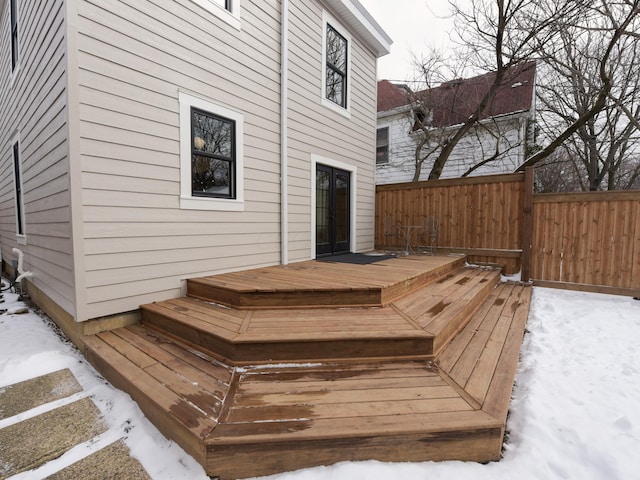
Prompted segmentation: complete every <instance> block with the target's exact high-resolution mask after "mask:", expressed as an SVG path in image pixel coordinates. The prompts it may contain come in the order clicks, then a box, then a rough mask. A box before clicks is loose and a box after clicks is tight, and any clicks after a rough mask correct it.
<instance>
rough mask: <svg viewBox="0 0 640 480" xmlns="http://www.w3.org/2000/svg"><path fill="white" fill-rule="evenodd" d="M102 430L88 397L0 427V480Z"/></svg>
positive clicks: (37, 463)
mask: <svg viewBox="0 0 640 480" xmlns="http://www.w3.org/2000/svg"><path fill="white" fill-rule="evenodd" d="M106 430H107V427H106V425H105V423H104V421H103V420H102V418H101V414H100V411H99V410H98V408H97V407H96V406H95V404H94V403H93V401H92V400H91V399H90V398H83V399H81V400H78V401H76V402H73V403H71V404H68V405H65V406H62V407H59V408H56V409H55V410H52V411H50V412H46V413H43V414H41V415H38V416H36V417H33V418H30V419H28V420H24V421H22V422H19V423H16V424H14V425H10V426H8V427H5V428H3V429H1V430H0V479H4V478H7V477H9V476H11V475H15V474H17V473H20V472H23V471H25V470H31V469H34V468H36V467H38V466H40V465H43V464H44V463H46V462H48V461H50V460H52V459H55V458H58V457H59V456H61V455H62V454H63V453H65V452H66V451H67V450H69V449H71V448H72V447H74V446H75V445H78V444H80V443H83V442H86V441H88V440H90V439H92V438H93V437H95V436H97V435H99V434H101V433H103V432H105V431H106Z"/></svg>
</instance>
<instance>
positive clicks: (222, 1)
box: [211, 0, 232, 11]
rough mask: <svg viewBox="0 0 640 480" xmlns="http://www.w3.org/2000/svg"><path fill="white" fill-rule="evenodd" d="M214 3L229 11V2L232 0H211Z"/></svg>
mask: <svg viewBox="0 0 640 480" xmlns="http://www.w3.org/2000/svg"><path fill="white" fill-rule="evenodd" d="M211 1H212V2H213V3H215V4H216V5H218V6H220V7H222V8H224V9H225V10H228V11H231V2H232V0H211Z"/></svg>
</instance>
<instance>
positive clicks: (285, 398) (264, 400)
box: [234, 385, 458, 412]
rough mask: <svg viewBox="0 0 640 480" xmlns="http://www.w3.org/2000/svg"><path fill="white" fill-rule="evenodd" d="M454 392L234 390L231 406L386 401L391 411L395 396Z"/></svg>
mask: <svg viewBox="0 0 640 480" xmlns="http://www.w3.org/2000/svg"><path fill="white" fill-rule="evenodd" d="M455 397H458V394H457V393H456V392H455V391H454V390H453V389H452V388H451V387H450V386H449V385H439V386H432V387H424V386H419V387H404V388H403V387H401V388H397V389H388V388H375V389H368V390H366V391H363V390H361V389H355V390H331V389H329V388H327V387H324V388H321V389H319V390H316V391H312V390H309V391H305V392H301V393H292V392H283V393H280V392H278V393H264V394H241V393H240V392H238V393H237V394H236V396H235V398H234V407H235V408H238V407H240V406H242V407H258V406H261V405H299V404H303V405H307V406H311V405H332V404H345V403H361V402H365V403H369V402H390V404H389V405H388V408H389V412H392V411H393V405H391V403H393V402H395V401H399V400H420V399H423V398H449V399H451V398H455Z"/></svg>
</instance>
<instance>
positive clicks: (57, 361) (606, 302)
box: [0, 288, 640, 480]
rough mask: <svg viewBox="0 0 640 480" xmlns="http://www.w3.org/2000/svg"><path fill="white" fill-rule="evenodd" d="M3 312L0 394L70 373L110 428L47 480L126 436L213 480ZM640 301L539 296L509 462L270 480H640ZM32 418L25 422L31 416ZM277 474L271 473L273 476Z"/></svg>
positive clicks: (139, 449) (173, 474)
mask: <svg viewBox="0 0 640 480" xmlns="http://www.w3.org/2000/svg"><path fill="white" fill-rule="evenodd" d="M5 298H6V299H7V302H6V303H5V305H4V306H1V307H2V308H4V309H8V312H7V313H4V314H2V315H0V388H1V387H3V386H6V385H10V384H13V383H16V382H20V381H22V380H26V379H29V378H33V377H35V376H38V375H43V374H46V373H50V372H53V371H57V370H60V369H63V368H69V369H70V370H71V371H72V372H73V373H74V375H75V376H76V378H77V379H78V381H79V382H80V384H81V385H82V386H83V388H84V391H85V393H86V394H87V395H90V396H91V397H92V398H93V400H94V401H95V403H96V404H97V405H98V407H99V408H100V410H101V411H102V413H103V414H104V416H105V420H106V422H107V423H108V425H109V426H110V428H109V430H108V431H107V432H106V433H105V434H103V435H101V436H100V437H99V438H98V439H97V440H96V441H93V442H88V443H87V444H84V445H80V446H78V447H76V448H75V449H73V450H71V451H70V452H68V453H67V454H65V455H63V456H62V457H61V458H59V459H57V460H55V461H52V462H49V463H48V464H46V465H45V466H44V467H42V468H40V469H39V470H36V471H31V472H26V473H24V474H21V475H16V476H15V477H12V478H14V479H36V478H43V477H45V476H47V475H49V474H51V473H53V472H54V471H57V470H59V469H61V468H63V467H65V466H66V465H69V464H71V463H73V462H74V461H77V460H78V459H80V458H82V457H84V456H86V455H88V454H89V453H91V452H93V451H96V450H97V449H99V448H102V447H103V446H106V445H108V444H109V443H111V442H113V441H114V440H115V439H117V438H124V439H125V441H126V443H127V445H128V446H129V448H130V449H131V452H132V455H133V456H135V457H137V458H138V459H139V460H140V462H141V463H142V465H143V466H144V467H145V469H146V470H147V471H148V472H149V474H150V475H151V476H152V477H153V478H154V479H158V480H165V479H189V480H208V477H207V476H206V475H205V473H204V471H203V470H202V468H201V467H200V466H199V465H198V464H197V463H196V462H195V461H194V460H193V459H192V458H191V457H189V456H188V455H187V454H185V453H184V451H183V450H182V449H180V448H179V447H178V446H177V445H176V444H174V443H172V442H170V441H168V440H166V439H165V438H164V437H163V436H162V435H161V434H160V433H158V431H157V430H156V429H155V428H154V427H153V426H152V425H151V424H150V423H149V422H148V421H147V420H146V419H145V417H144V416H143V415H142V413H141V412H140V410H139V409H138V407H137V406H136V404H135V403H134V402H133V401H132V400H131V399H130V397H128V396H127V395H125V394H124V393H122V392H120V391H118V390H116V389H114V388H113V387H111V386H110V385H109V384H107V383H106V382H105V381H104V380H103V379H102V378H101V377H100V376H99V375H98V374H97V373H96V372H95V370H93V368H92V367H91V366H89V365H88V364H87V363H86V361H85V360H84V359H83V357H82V356H81V355H80V354H79V353H78V352H77V351H76V350H75V349H74V348H73V346H72V345H70V344H69V343H68V342H65V341H63V340H62V339H61V338H60V337H59V336H58V335H56V333H55V332H54V330H55V329H54V328H53V325H52V324H51V323H50V322H49V321H47V320H45V319H42V318H41V317H40V316H38V315H37V314H35V313H33V312H31V313H27V314H22V315H19V314H12V313H11V312H12V311H14V310H13V309H14V308H16V307H18V306H20V303H19V302H18V301H17V298H16V296H15V295H12V294H7V293H5ZM639 342H640V301H635V300H633V299H630V298H627V297H615V296H609V295H596V294H588V293H580V292H569V291H561V290H550V289H544V288H535V289H534V295H533V302H532V308H531V313H530V316H529V323H528V334H527V335H526V337H525V343H524V345H523V349H522V358H521V362H520V366H519V369H518V374H517V377H516V388H515V391H514V398H513V401H512V405H511V414H510V417H509V422H508V430H509V435H508V439H507V441H506V444H505V452H504V458H503V459H502V460H501V461H500V462H495V463H491V464H487V465H480V464H476V463H463V462H442V463H432V462H426V463H396V464H389V463H380V462H375V461H369V462H358V463H349V462H345V463H340V464H337V465H332V466H327V467H318V468H311V469H307V470H301V471H298V472H290V473H283V474H279V475H273V476H271V477H268V478H269V479H270V480H328V479H331V480H359V479H367V480H388V479H398V478H402V479H403V480H414V479H415V480H418V479H420V480H426V479H431V478H438V479H473V480H478V479H487V480H488V479H491V480H499V479H505V480H507V479H508V480H514V479H517V480H528V479H531V480H534V479H535V480H540V479H576V480H589V479H606V480H615V479H620V480H622V479H624V480H633V479H640V348H639V346H638V343H639ZM35 413H37V412H28V413H26V414H24V415H22V416H19V417H20V418H15V417H14V418H12V419H5V420H2V421H0V428H2V427H3V426H6V425H7V424H8V422H16V421H18V420H20V419H21V418H22V417H26V416H33V414H35ZM265 478H267V477H265Z"/></svg>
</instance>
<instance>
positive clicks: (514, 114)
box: [376, 62, 536, 184]
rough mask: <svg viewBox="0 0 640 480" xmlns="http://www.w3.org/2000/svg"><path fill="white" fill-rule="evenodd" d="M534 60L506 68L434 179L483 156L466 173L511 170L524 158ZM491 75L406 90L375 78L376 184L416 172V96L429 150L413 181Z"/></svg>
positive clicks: (456, 173) (460, 171)
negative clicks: (478, 115) (428, 135)
mask: <svg viewBox="0 0 640 480" xmlns="http://www.w3.org/2000/svg"><path fill="white" fill-rule="evenodd" d="M535 71H536V68H535V63H533V62H531V63H527V64H525V65H524V66H522V67H517V71H510V72H509V73H508V74H507V75H506V78H507V81H505V82H504V84H503V85H502V86H501V87H500V89H499V90H498V93H497V94H496V96H495V97H494V98H493V101H492V102H491V104H490V105H489V106H488V107H487V108H486V109H485V112H484V114H483V115H482V117H481V120H480V123H479V125H477V126H476V127H474V128H473V129H472V131H471V132H470V133H468V134H467V135H465V136H464V137H463V138H462V139H461V141H460V142H459V143H458V145H457V146H456V147H455V148H454V150H453V152H452V154H451V156H450V157H449V160H448V162H447V163H446V165H445V167H444V170H443V172H442V175H441V177H440V178H453V177H460V176H463V175H465V174H467V175H468V174H469V173H467V171H468V170H469V169H470V168H471V167H473V166H474V165H476V164H478V163H479V162H482V161H483V160H486V159H489V158H492V157H494V156H495V158H492V160H491V161H489V162H487V163H486V164H484V165H482V166H481V167H479V168H477V169H476V170H474V171H473V172H471V173H470V174H471V175H488V174H498V173H510V172H513V171H514V170H515V169H516V168H517V167H518V166H519V165H520V164H521V163H522V162H523V160H524V158H525V152H526V148H527V145H528V144H529V143H530V142H531V140H532V139H531V130H532V122H533V120H534V119H535ZM493 78H494V74H485V75H481V76H478V77H473V78H469V79H465V80H454V81H451V82H446V83H443V84H442V85H440V86H439V87H437V88H434V89H430V90H424V91H421V92H410V91H409V90H408V87H406V86H403V85H394V84H392V83H391V82H389V81H387V80H381V81H380V82H378V131H377V155H376V183H377V184H387V183H399V182H410V181H412V180H413V178H414V173H415V171H416V160H415V158H416V156H415V150H416V143H417V142H418V140H419V139H420V138H421V135H423V133H422V132H421V130H420V129H418V128H415V125H416V118H415V117H414V111H415V110H414V109H412V108H411V104H412V102H413V101H414V100H415V99H416V98H418V99H423V100H422V103H423V104H426V105H427V109H428V110H429V111H428V112H427V113H426V115H428V117H427V118H426V119H423V120H424V121H425V123H428V124H429V127H430V130H431V131H432V132H433V137H434V138H433V139H432V140H431V141H430V142H428V143H427V145H425V147H424V148H423V149H422V154H423V155H424V154H425V153H427V152H432V153H431V154H430V155H429V157H428V158H427V160H426V161H425V162H424V164H423V165H422V169H421V171H420V177H419V180H426V179H427V178H428V176H429V173H430V171H431V167H432V165H433V161H434V159H435V158H436V156H437V154H438V153H439V151H440V145H441V141H442V139H443V138H446V137H450V136H451V135H453V134H455V132H456V131H457V129H458V128H459V126H460V125H461V124H462V123H463V122H464V121H465V120H466V119H467V118H468V117H469V115H470V114H471V112H472V111H473V109H475V107H476V106H477V105H478V103H479V102H480V99H481V98H482V96H483V95H484V93H485V92H486V91H487V89H488V88H489V85H491V83H492V82H493ZM496 152H499V153H498V154H497V155H496Z"/></svg>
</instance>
